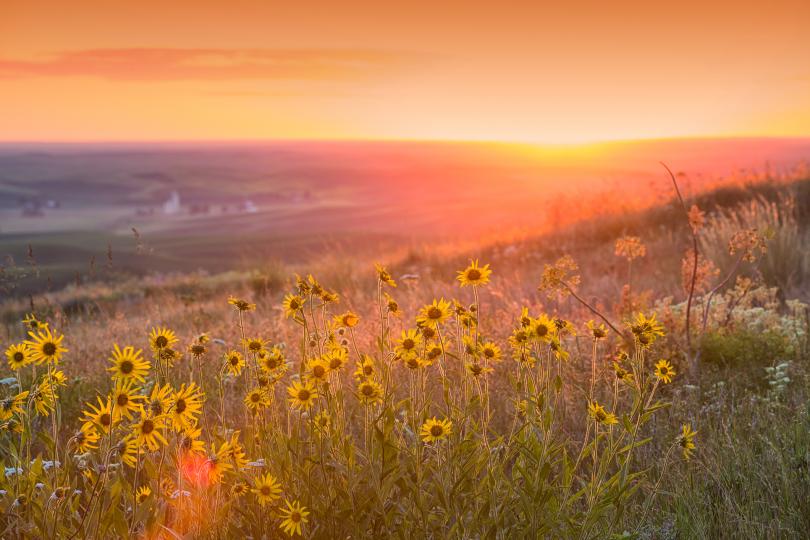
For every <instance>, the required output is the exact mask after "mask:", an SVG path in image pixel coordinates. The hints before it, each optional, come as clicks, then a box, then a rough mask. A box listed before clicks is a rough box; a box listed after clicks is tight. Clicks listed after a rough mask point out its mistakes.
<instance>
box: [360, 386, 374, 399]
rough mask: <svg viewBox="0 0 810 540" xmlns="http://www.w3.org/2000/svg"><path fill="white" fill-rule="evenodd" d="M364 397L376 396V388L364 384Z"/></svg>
mask: <svg viewBox="0 0 810 540" xmlns="http://www.w3.org/2000/svg"><path fill="white" fill-rule="evenodd" d="M362 392H363V395H364V396H373V395H374V387H373V386H371V385H370V384H364V385H363V389H362Z"/></svg>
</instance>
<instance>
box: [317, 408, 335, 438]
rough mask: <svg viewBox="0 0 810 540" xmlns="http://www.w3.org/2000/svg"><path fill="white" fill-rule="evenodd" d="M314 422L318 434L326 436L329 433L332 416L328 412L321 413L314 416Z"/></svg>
mask: <svg viewBox="0 0 810 540" xmlns="http://www.w3.org/2000/svg"><path fill="white" fill-rule="evenodd" d="M314 422H315V429H316V430H317V431H318V433H321V434H326V433H329V429H330V428H331V427H332V416H331V415H330V414H329V412H328V411H321V412H319V413H318V414H316V415H315V419H314Z"/></svg>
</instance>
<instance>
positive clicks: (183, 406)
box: [174, 398, 186, 414]
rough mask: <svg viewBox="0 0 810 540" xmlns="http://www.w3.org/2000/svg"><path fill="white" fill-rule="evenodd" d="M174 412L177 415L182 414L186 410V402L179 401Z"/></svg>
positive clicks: (183, 400)
mask: <svg viewBox="0 0 810 540" xmlns="http://www.w3.org/2000/svg"><path fill="white" fill-rule="evenodd" d="M174 410H175V412H177V414H182V413H183V412H184V411H185V410H186V400H185V399H183V398H180V399H178V400H177V402H176V403H175V404H174Z"/></svg>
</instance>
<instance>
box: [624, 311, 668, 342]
mask: <svg viewBox="0 0 810 540" xmlns="http://www.w3.org/2000/svg"><path fill="white" fill-rule="evenodd" d="M630 331H631V332H632V333H633V335H634V336H635V337H636V340H637V341H638V342H639V344H640V345H642V346H644V347H647V346H649V345H652V344H653V343H655V340H656V339H658V338H659V337H662V336H663V335H664V326H663V325H662V324H661V323H659V322H658V321H657V320H656V319H655V313H653V314H652V315H651V316H650V317H649V318H647V317H645V316H644V314H643V313H639V314H637V315H636V318H635V320H634V321H633V322H632V323H631V324H630Z"/></svg>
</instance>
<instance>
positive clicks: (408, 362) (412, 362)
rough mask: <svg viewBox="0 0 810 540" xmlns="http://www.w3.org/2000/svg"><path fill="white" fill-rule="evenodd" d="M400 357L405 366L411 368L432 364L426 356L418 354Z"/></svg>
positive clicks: (420, 367) (421, 367)
mask: <svg viewBox="0 0 810 540" xmlns="http://www.w3.org/2000/svg"><path fill="white" fill-rule="evenodd" d="M400 359H401V360H402V363H403V364H405V367H406V368H408V369H411V370H414V369H423V368H426V367H428V366H429V365H430V362H429V361H427V360H426V359H425V358H423V357H421V356H417V355H415V354H409V355H407V356H401V357H400Z"/></svg>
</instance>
